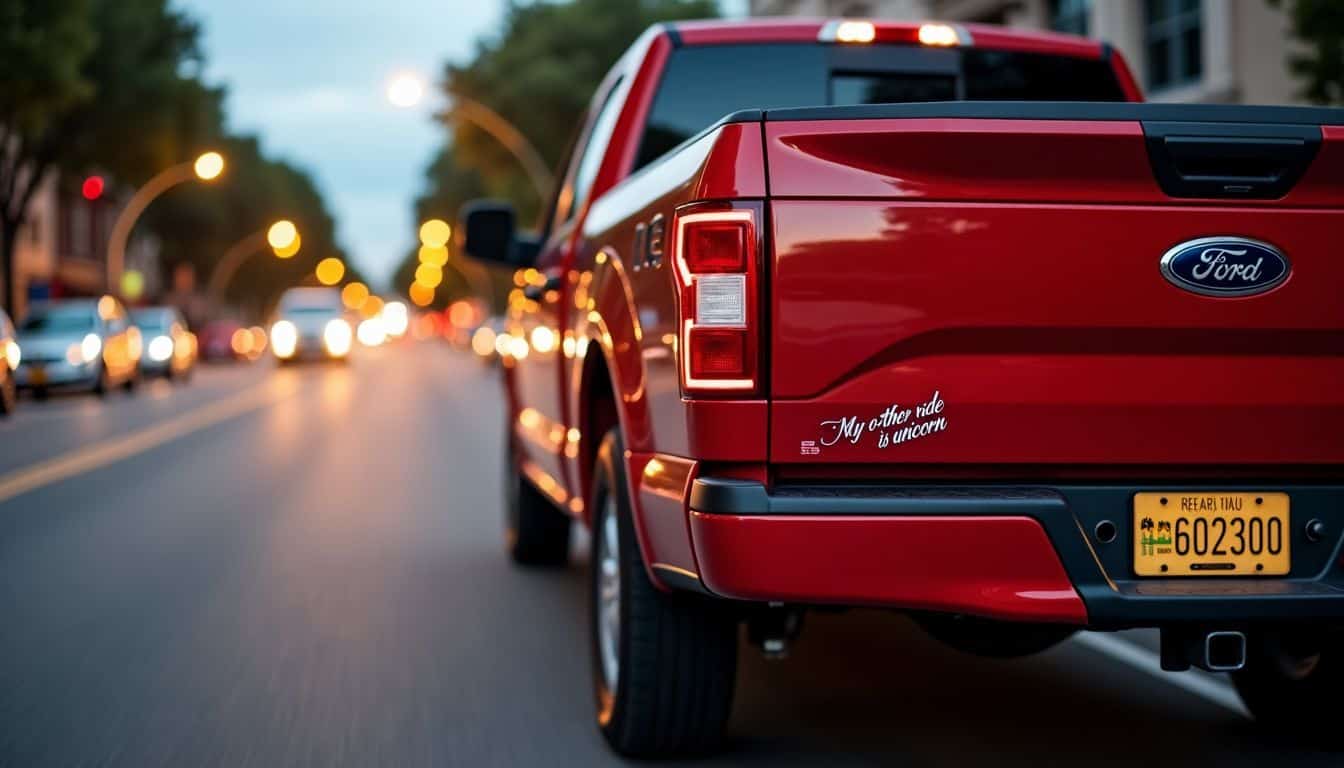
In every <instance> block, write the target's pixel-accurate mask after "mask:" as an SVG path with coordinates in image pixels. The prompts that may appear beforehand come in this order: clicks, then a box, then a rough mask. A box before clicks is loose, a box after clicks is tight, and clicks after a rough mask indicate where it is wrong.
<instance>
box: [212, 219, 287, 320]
mask: <svg viewBox="0 0 1344 768" xmlns="http://www.w3.org/2000/svg"><path fill="white" fill-rule="evenodd" d="M267 247H269V248H270V249H271V252H272V253H274V254H275V255H276V257H277V258H281V259H287V258H289V257H290V256H293V255H294V254H296V253H298V252H299V229H298V227H296V226H294V222H292V221H289V220H288V219H281V220H279V221H277V222H275V223H274V224H272V225H270V226H269V227H266V228H265V229H259V230H257V231H256V232H253V233H252V234H250V235H248V236H247V237H244V238H243V239H241V240H239V241H238V242H236V243H234V244H233V245H231V246H229V249H228V250H227V251H225V252H224V255H223V256H222V257H220V259H219V261H218V262H216V263H215V268H214V270H213V271H211V272H210V280H209V281H208V282H207V283H206V288H205V295H206V296H208V297H209V298H210V304H211V306H218V305H219V304H221V303H223V301H224V289H225V288H227V287H228V285H229V281H230V280H232V279H233V275H234V273H236V272H237V271H238V268H239V267H241V266H242V265H243V263H244V262H246V261H247V260H248V259H249V258H251V257H252V256H254V255H256V254H258V253H261V252H263V251H265V250H266V248H267Z"/></svg>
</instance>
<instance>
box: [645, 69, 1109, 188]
mask: <svg viewBox="0 0 1344 768" xmlns="http://www.w3.org/2000/svg"><path fill="white" fill-rule="evenodd" d="M839 50H841V49H838V48H836V46H833V45H826V44H819V43H775V44H770V43H762V44H752V45H717V46H691V47H683V48H678V49H677V50H676V51H674V52H673V53H672V57H671V58H670V59H669V60H668V65H667V69H666V71H665V72H664V73H663V79H662V82H661V83H660V84H659V86H658V93H657V95H656V96H655V97H654V101H653V109H652V110H650V113H649V120H648V124H647V125H646V126H645V130H644V136H643V138H642V140H641V143H640V149H639V156H638V159H637V160H636V163H635V167H636V168H641V167H643V166H645V165H647V164H649V163H651V162H653V161H654V160H656V159H657V158H659V157H661V156H662V155H664V154H666V153H667V152H668V150H670V149H672V148H673V147H675V146H677V145H678V144H680V143H681V142H683V141H685V140H687V139H689V138H691V137H692V136H695V135H696V134H698V133H700V132H701V131H703V130H704V129H706V128H708V127H709V126H711V125H713V124H714V123H715V122H717V121H718V120H720V119H721V118H723V117H724V116H725V115H728V114H730V113H732V112H736V111H739V110H743V109H779V108H783V107H811V106H822V105H826V104H842V105H843V104H890V103H899V102H913V101H951V100H953V99H955V98H956V97H957V92H958V79H959V77H960V79H963V80H964V81H965V85H964V87H965V97H966V98H967V99H973V100H1015V101H1122V100H1123V99H1124V93H1123V92H1122V91H1121V90H1120V84H1119V82H1117V81H1116V79H1115V74H1114V73H1113V72H1112V71H1111V67H1110V64H1109V63H1108V62H1105V61H1100V60H1087V59H1078V58H1071V57H1066V56H1052V55H1049V54H1037V53H1012V52H1006V51H987V50H978V49H974V48H968V49H965V50H961V51H959V53H960V57H961V58H960V64H959V67H958V66H957V63H956V62H948V61H947V59H946V57H947V56H948V55H949V52H948V51H947V50H946V49H922V48H918V47H914V48H912V47H910V46H896V45H891V46H872V47H869V48H867V49H865V50H864V56H865V57H869V56H871V57H872V61H871V62H867V61H865V62H864V63H863V64H862V65H861V66H859V67H854V66H852V64H849V63H846V64H841V65H839V66H833V64H832V59H833V55H834V54H835V53H836V52H837V51H839ZM849 51H850V52H851V53H853V52H855V50H854V49H849ZM883 51H886V52H887V53H885V54H884V53H883ZM898 54H899V55H898ZM850 58H851V59H852V57H850ZM940 62H946V63H948V64H950V65H951V66H950V67H943V69H944V70H947V71H939V67H940ZM869 63H871V64H873V66H871V67H870V66H868V64H869ZM958 68H959V69H960V75H958V74H957V73H955V72H951V73H949V72H950V71H951V70H955V69H958Z"/></svg>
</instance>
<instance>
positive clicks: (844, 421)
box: [800, 390, 947, 456]
mask: <svg viewBox="0 0 1344 768" xmlns="http://www.w3.org/2000/svg"><path fill="white" fill-rule="evenodd" d="M943 406H944V403H943V398H942V394H941V393H940V392H939V391H938V390H934V392H933V395H932V396H930V397H929V399H928V400H926V401H924V402H922V403H919V404H918V405H915V406H913V407H903V406H902V405H901V404H900V403H892V404H891V405H890V406H888V407H887V408H886V410H884V411H882V412H881V413H879V414H877V415H876V416H873V417H871V418H869V419H867V420H866V421H865V420H864V419H863V418H862V417H861V416H842V417H840V418H838V419H828V420H826V421H823V422H821V425H820V428H821V434H820V436H819V439H818V440H815V441H814V440H804V441H803V442H802V446H801V449H800V450H801V453H802V455H804V456H815V455H817V454H819V453H820V452H821V450H820V449H821V448H826V447H830V446H833V445H837V444H839V443H840V442H841V441H844V442H847V443H849V444H850V445H855V446H857V445H859V444H861V443H863V442H871V443H873V444H874V445H875V446H876V447H877V448H890V447H892V446H894V445H900V444H902V443H908V442H910V441H912V440H918V439H920V438H923V437H928V436H929V435H932V434H936V433H938V432H942V431H944V430H946V429H947V417H946V416H943V415H942V413H943Z"/></svg>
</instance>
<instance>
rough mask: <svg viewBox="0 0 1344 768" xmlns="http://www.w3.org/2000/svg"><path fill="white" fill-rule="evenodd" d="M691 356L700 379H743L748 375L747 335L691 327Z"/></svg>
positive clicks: (692, 364) (692, 368)
mask: <svg viewBox="0 0 1344 768" xmlns="http://www.w3.org/2000/svg"><path fill="white" fill-rule="evenodd" d="M689 338H690V344H689V350H688V353H689V355H690V358H691V376H693V377H695V378H697V379H713V378H730V379H740V378H742V377H743V376H745V375H746V374H747V332H746V331H720V330H715V329H711V328H692V329H691V331H690V337H689Z"/></svg>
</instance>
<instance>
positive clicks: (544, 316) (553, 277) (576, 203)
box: [511, 79, 625, 503]
mask: <svg viewBox="0 0 1344 768" xmlns="http://www.w3.org/2000/svg"><path fill="white" fill-rule="evenodd" d="M624 95H625V91H624V89H622V88H621V80H620V79H617V80H615V81H614V82H612V83H610V84H608V85H607V87H606V88H604V89H602V90H601V91H599V92H598V94H597V97H596V98H595V99H594V102H593V103H594V105H595V106H594V108H592V109H590V110H589V113H588V114H589V117H588V119H587V120H586V121H585V123H584V128H583V131H582V132H581V133H580V134H579V140H578V143H577V144H576V145H575V148H574V151H573V153H572V155H571V158H570V162H569V164H568V167H567V168H566V173H565V177H564V179H563V180H562V182H561V184H560V186H559V190H558V192H557V195H556V199H555V200H554V201H553V203H552V205H551V213H552V216H551V221H550V225H549V231H548V232H547V234H546V236H545V241H544V242H543V244H542V248H541V254H540V256H539V257H538V259H537V266H536V270H537V274H536V275H535V276H533V280H532V282H531V283H529V284H528V285H527V286H526V287H525V288H524V299H525V300H524V301H523V302H522V303H521V304H520V305H519V307H518V308H517V309H516V310H511V312H512V313H513V315H514V318H515V320H516V322H515V323H513V324H512V325H513V327H514V330H513V331H511V332H516V333H520V334H522V335H523V336H524V338H525V339H526V340H527V352H526V354H525V355H523V356H515V357H516V359H515V361H514V381H515V385H516V387H517V390H516V394H517V396H518V398H519V408H518V414H517V420H518V421H517V423H516V424H515V425H514V429H515V431H516V433H517V434H518V436H519V438H520V440H519V445H520V448H521V450H522V451H523V455H524V456H525V457H526V458H527V459H529V462H530V464H531V467H529V468H527V471H528V472H529V474H530V475H531V480H532V481H533V482H534V483H536V484H537V485H538V487H540V488H541V490H542V491H543V492H546V493H547V495H549V496H551V497H552V498H553V499H555V500H556V501H558V502H560V503H564V502H566V501H567V500H568V494H569V490H570V489H573V488H575V487H577V482H576V480H577V478H571V477H569V472H568V469H567V467H566V466H565V461H564V451H565V446H566V444H567V442H568V434H569V430H568V427H569V425H568V424H567V423H566V418H565V413H564V410H563V402H564V391H565V381H564V379H565V365H564V360H565V357H564V334H565V329H566V328H567V327H568V325H569V323H568V309H572V308H569V307H568V305H569V302H570V300H571V298H572V289H571V285H570V284H569V278H568V275H569V272H570V271H571V269H572V266H573V261H574V249H575V246H576V244H577V240H578V235H579V231H580V228H581V222H582V218H583V215H584V213H585V211H586V209H587V204H588V200H589V195H590V193H591V191H592V187H593V181H594V179H595V178H596V176H597V171H598V169H599V167H600V166H601V164H602V157H603V155H604V154H605V152H606V148H607V144H608V143H609V142H610V139H611V134H612V131H613V130H614V128H615V125H616V118H617V117H618V116H619V114H620V112H621V105H622V103H623V102H624Z"/></svg>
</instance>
